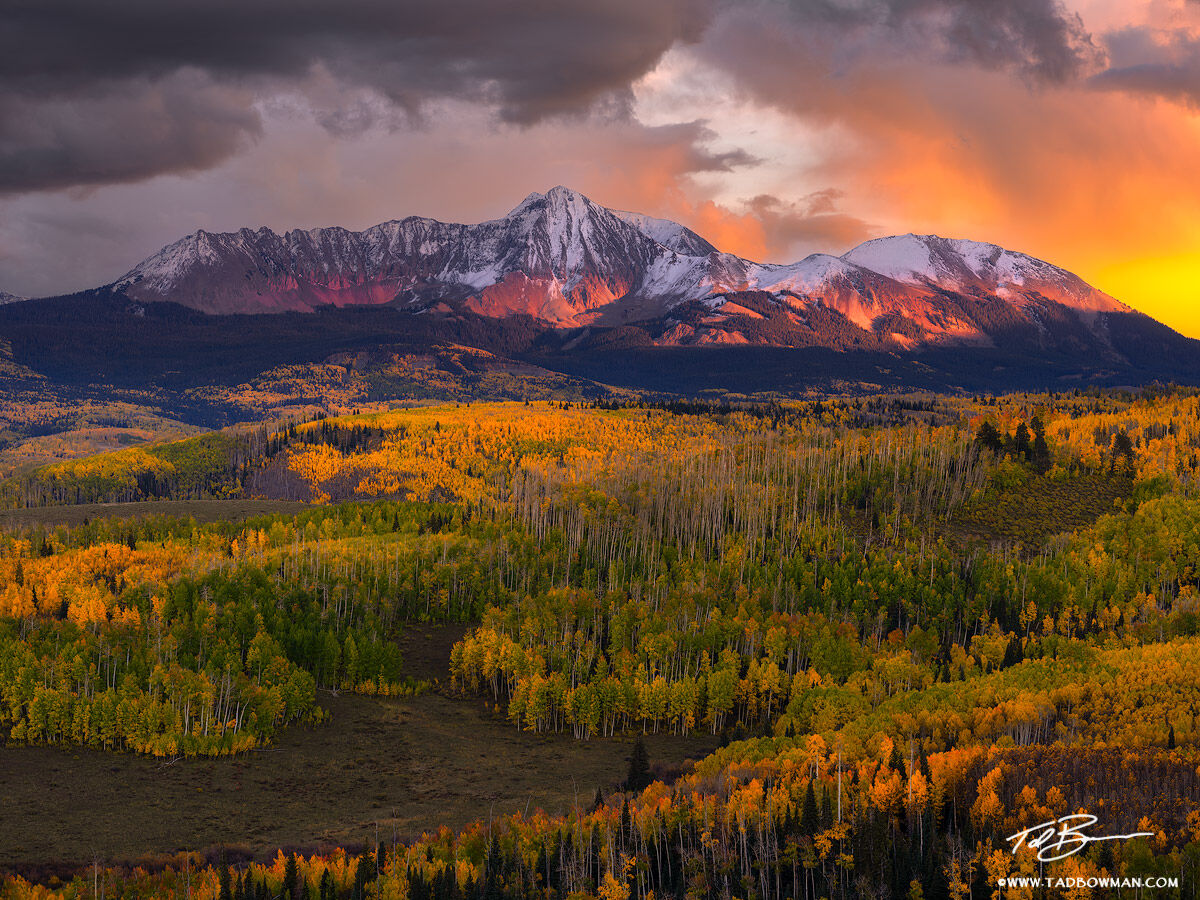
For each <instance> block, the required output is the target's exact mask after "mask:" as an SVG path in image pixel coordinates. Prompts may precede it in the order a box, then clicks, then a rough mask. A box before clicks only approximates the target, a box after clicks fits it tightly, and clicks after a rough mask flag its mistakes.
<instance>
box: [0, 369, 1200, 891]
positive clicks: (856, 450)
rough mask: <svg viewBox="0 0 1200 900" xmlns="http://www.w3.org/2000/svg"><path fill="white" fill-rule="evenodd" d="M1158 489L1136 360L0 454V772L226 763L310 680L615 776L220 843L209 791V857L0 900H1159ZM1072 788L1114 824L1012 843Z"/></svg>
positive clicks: (1172, 514)
mask: <svg viewBox="0 0 1200 900" xmlns="http://www.w3.org/2000/svg"><path fill="white" fill-rule="evenodd" d="M1198 478H1200V392H1198V391H1196V390H1194V389H1189V388H1180V387H1175V386H1153V387H1148V388H1144V389H1140V390H1136V391H1132V390H1120V389H1104V390H1102V389H1097V388H1089V389H1086V390H1075V391H1067V392H1059V393H1042V394H1022V393H1018V394H1008V395H1003V396H997V397H990V396H988V397H985V396H975V397H971V396H945V395H934V394H911V395H904V396H887V395H879V396H861V397H841V398H838V397H830V398H824V399H820V400H817V399H813V400H779V401H775V400H770V401H761V400H755V401H749V400H735V399H724V400H719V401H718V400H707V401H706V400H695V401H678V400H659V399H653V398H650V397H643V398H638V397H634V396H629V397H625V396H622V397H616V396H615V395H614V396H610V397H608V398H605V399H583V400H580V399H559V400H526V401H506V402H466V401H463V402H460V403H449V404H444V405H413V406H411V407H407V408H400V407H397V408H383V407H379V408H371V409H366V408H364V409H360V410H357V411H351V412H350V413H348V414H345V415H337V416H327V415H323V414H316V415H306V416H303V417H298V418H291V419H287V420H280V421H277V422H273V423H259V424H253V425H239V426H235V427H231V428H228V429H225V430H222V431H213V432H205V433H202V434H195V435H191V436H186V437H182V438H181V439H178V440H173V441H170V442H165V443H158V444H148V445H144V446H138V447H129V448H125V449H119V450H115V451H112V452H106V453H101V454H99V455H94V456H88V457H83V458H77V459H63V460H59V461H55V462H52V463H49V464H46V465H39V466H37V467H35V468H24V469H21V470H19V471H17V472H16V473H15V474H13V475H12V476H11V477H10V478H8V479H7V480H5V481H3V482H2V483H0V505H2V506H3V507H4V509H3V510H2V511H0V761H3V760H4V759H5V758H6V756H5V755H6V754H8V753H11V752H15V750H17V749H21V750H22V752H24V750H26V749H29V750H31V751H33V750H36V751H37V752H44V753H46V754H50V753H54V754H61V756H56V757H54V758H55V759H62V760H64V761H67V762H65V763H64V765H65V766H67V767H68V768H69V761H70V760H71V759H72V758H73V757H72V755H71V754H103V755H104V757H103V758H104V759H105V760H106V761H107V760H111V761H112V763H111V764H112V766H114V767H118V768H119V767H120V766H121V765H123V764H124V762H123V761H127V760H131V759H136V760H142V761H145V760H149V761H153V765H154V766H156V767H158V766H161V767H173V768H172V771H175V768H174V767H179V768H186V767H189V766H191V767H195V770H196V771H201V769H200V767H201V766H207V767H211V766H221V765H228V766H236V765H240V764H241V763H242V762H245V761H248V760H252V759H253V760H263V761H264V764H267V763H269V760H270V758H271V754H272V753H273V752H275V750H276V749H277V748H278V746H279V743H280V740H281V738H283V737H284V736H287V735H300V736H301V737H300V738H299V739H300V740H303V739H305V737H304V736H307V735H312V734H319V733H323V732H327V731H331V730H332V731H336V730H337V729H339V728H341V727H343V725H342V723H341V722H340V720H339V717H338V714H337V713H336V710H334V711H331V698H337V699H338V700H342V699H344V698H348V697H351V698H364V699H363V702H368V700H369V702H370V703H372V704H377V707H378V708H380V709H385V710H391V711H394V713H395V715H397V716H400V717H401V720H403V716H404V715H406V713H405V710H406V709H410V708H412V706H411V705H412V704H415V703H418V702H421V700H422V698H428V697H431V696H437V697H438V698H440V700H441V701H444V702H445V703H446V704H447V706H446V708H447V709H454V708H463V709H466V708H468V707H469V708H470V709H472V710H484V711H486V715H488V716H491V717H492V718H493V719H494V721H495V724H496V727H497V729H501V730H504V731H505V732H506V733H507V732H511V735H512V737H513V739H515V740H520V741H522V742H525V743H527V744H528V745H530V746H533V747H543V746H544V747H546V748H560V747H567V746H570V747H575V748H577V749H578V750H579V752H581V753H586V752H589V748H594V747H597V746H599V747H606V746H615V747H617V748H619V752H618V753H617V755H618V756H620V758H621V759H622V760H624V759H626V758H628V760H629V765H628V766H627V767H626V766H624V765H623V764H622V765H621V766H619V767H616V768H613V769H612V771H611V777H610V778H608V780H607V781H603V782H601V783H592V782H584V781H578V782H577V783H575V784H572V772H571V771H569V770H568V769H567V768H561V770H558V767H560V766H565V764H564V763H560V762H556V761H555V760H556V759H557V757H554V758H552V757H551V756H549V755H547V757H546V762H545V771H546V773H547V775H546V777H554V778H557V779H559V781H561V783H562V785H564V787H563V788H562V790H563V791H566V792H569V793H570V794H571V796H572V800H571V802H570V803H568V804H559V808H546V809H542V808H538V807H537V805H536V804H528V803H526V802H525V801H524V799H522V801H521V802H520V803H517V804H513V805H512V806H511V807H504V804H503V803H502V802H497V801H496V799H495V797H491V798H490V799H489V798H487V797H483V796H481V797H480V799H479V801H478V811H477V817H476V818H475V819H473V820H472V821H470V822H468V823H466V824H461V823H459V824H455V825H449V824H446V823H444V822H430V823H429V824H428V826H427V827H422V828H419V829H415V830H410V831H409V832H407V833H397V832H396V831H395V830H389V829H390V828H391V826H386V825H385V826H381V825H380V824H379V823H378V822H377V821H375V820H374V819H371V818H370V817H369V816H368V815H367V814H365V813H363V812H361V811H360V810H357V809H355V808H352V807H351V806H350V805H349V804H347V809H346V810H345V817H346V818H347V820H348V821H355V822H358V823H359V824H362V825H363V828H364V829H366V828H367V825H366V824H363V823H367V822H369V821H370V822H374V829H373V831H370V833H369V834H368V831H364V832H363V834H364V835H367V836H366V837H364V838H362V839H361V840H359V841H357V842H356V843H355V844H353V845H336V846H335V845H330V844H329V843H328V842H323V840H322V839H321V838H320V836H319V835H317V834H314V835H313V837H312V839H311V840H310V841H308V842H307V843H303V842H298V843H296V844H294V845H293V846H280V847H277V848H273V850H272V852H270V853H261V852H253V853H252V852H246V851H244V850H243V851H236V850H233V849H230V848H236V847H237V846H239V845H242V844H245V843H246V840H245V838H244V836H243V835H242V833H241V832H240V831H239V821H238V815H237V812H236V810H235V809H232V808H231V809H230V810H229V811H228V813H226V812H222V813H221V815H222V816H227V819H226V822H225V825H223V826H222V827H227V831H228V840H227V842H223V843H222V845H221V846H192V847H186V846H170V847H160V848H156V849H155V851H154V852H153V853H148V854H147V855H146V858H144V859H104V858H101V857H99V856H97V857H96V858H95V859H93V858H88V859H85V860H64V863H66V862H70V863H77V865H65V866H63V867H60V868H59V869H56V870H54V871H53V872H49V870H47V871H40V870H38V869H37V867H35V866H29V865H16V863H17V862H25V861H24V860H18V859H17V858H16V857H12V858H10V859H7V860H5V859H0V897H2V898H13V900H25V898H30V900H34V898H36V900H43V898H44V900H50V898H63V900H85V898H86V900H99V898H101V897H103V898H109V900H115V898H152V897H179V898H185V897H186V898H189V900H190V898H196V900H260V898H287V900H300V898H306V900H333V898H337V900H368V898H379V900H384V898H389V900H390V898H394V900H471V898H487V900H494V898H514V900H515V898H544V900H566V898H605V900H651V898H655V900H664V898H705V900H732V898H739V900H750V898H759V900H765V898H794V900H817V898H828V900H834V898H838V900H848V898H880V900H885V898H897V900H921V898H928V900H964V898H968V900H990V898H994V897H996V898H998V897H1023V898H1031V900H1033V898H1042V897H1058V896H1069V897H1072V898H1075V897H1078V898H1083V897H1090V896H1101V895H1106V896H1111V895H1113V894H1112V893H1105V891H1092V890H1090V889H1088V888H1086V887H1079V888H1075V889H1072V890H1071V891H1056V890H1047V889H1046V888H1032V887H1007V888H1003V889H1002V888H1000V887H998V882H999V879H1015V878H1018V877H1026V876H1038V875H1044V874H1053V875H1055V876H1064V877H1078V878H1081V879H1085V880H1086V879H1087V878H1090V877H1114V878H1131V879H1132V878H1151V877H1163V878H1167V879H1176V882H1175V886H1173V887H1169V888H1163V889H1161V890H1157V889H1156V890H1154V891H1149V890H1141V889H1135V888H1123V889H1122V890H1121V891H1120V893H1119V896H1121V897H1131V898H1132V897H1138V898H1140V897H1150V896H1153V897H1176V898H1195V897H1197V896H1200V489H1198V487H1200V482H1198ZM249 501H258V502H261V504H262V509H261V510H259V509H256V511H254V512H253V514H247V515H245V516H240V517H235V516H232V515H227V514H224V513H222V512H221V510H222V509H232V508H234V506H235V505H236V504H238V503H243V502H249ZM273 503H278V504H280V505H279V506H278V507H273V506H271V504H273ZM85 504H86V505H88V506H87V509H88V511H89V514H88V515H87V516H86V517H79V516H76V517H74V518H64V517H63V516H62V515H61V514H60V512H61V510H64V509H68V508H71V507H78V506H81V505H85ZM222 504H226V505H227V506H222ZM284 504H286V505H284ZM160 510H164V511H160ZM263 510H265V511H263ZM430 635H439V636H445V638H444V639H445V642H446V651H445V652H444V653H441V655H439V656H437V658H436V659H434V660H433V662H432V663H427V664H426V663H422V664H421V665H418V664H417V659H416V657H417V656H418V655H421V654H424V655H428V656H429V657H430V658H431V659H432V658H433V657H434V653H433V651H432V650H428V651H427V649H426V648H423V644H431V643H432V641H433V639H432V638H430V637H429V636H430ZM439 639H441V638H439ZM439 646H440V645H439ZM372 708H373V709H374V708H376V707H375V706H373V707H372ZM439 709H441V707H439ZM481 715H482V713H481ZM473 739H474V740H476V741H478V742H479V743H478V747H476V746H474V745H471V741H472V740H473ZM454 740H455V741H456V742H460V743H461V744H462V745H463V746H469V747H471V749H472V751H473V752H475V751H478V755H480V756H482V755H485V754H486V753H487V752H488V748H487V746H486V742H484V741H480V740H479V738H478V736H477V735H476V736H474V737H473V735H472V734H471V733H470V731H469V729H466V728H465V727H464V728H462V729H461V733H456V736H455V738H454ZM646 740H652V741H653V742H654V743H653V747H654V748H655V752H656V753H657V754H658V755H659V756H660V757H661V758H654V757H651V758H650V759H647V758H646V750H645V746H646V745H645V744H644V743H643V742H644V741H646ZM685 740H694V741H703V742H705V743H704V744H703V746H704V747H705V748H706V750H705V753H704V754H703V755H701V756H699V757H692V758H685V756H684V755H683V751H682V750H680V751H679V752H678V755H677V757H676V758H670V759H668V754H669V753H670V752H671V751H670V748H671V747H672V746H676V745H678V746H682V743H681V742H683V741H685ZM689 746H692V745H689ZM351 764H352V761H347V765H351ZM114 771H116V768H114ZM152 771H158V769H152ZM189 771H190V770H189ZM203 771H205V772H208V771H213V770H212V769H210V768H205V769H203ZM221 771H225V770H224V769H222V770H221ZM230 771H233V769H230ZM60 777H61V776H60ZM446 777H450V776H449V775H448V774H447V775H446ZM471 789H472V790H474V788H471ZM464 790H466V789H464ZM4 802H5V798H4V797H0V810H2V809H3V805H4ZM213 802H214V803H215V802H218V801H217V800H216V799H214V800H213ZM221 802H224V801H221ZM404 802H405V800H404V798H403V797H389V798H388V800H387V803H388V804H391V805H402V804H403V803H404ZM224 809H225V807H222V810H224ZM1083 813H1090V814H1092V815H1095V816H1096V817H1097V818H1098V823H1097V824H1096V826H1095V833H1096V834H1122V835H1124V834H1132V833H1142V836H1139V837H1137V838H1135V839H1130V840H1122V841H1096V842H1093V843H1091V844H1090V845H1088V846H1087V847H1086V848H1084V849H1083V851H1082V852H1079V853H1076V854H1074V855H1070V856H1069V857H1066V858H1063V859H1061V860H1058V861H1054V862H1039V860H1038V858H1037V853H1036V852H1035V851H1033V850H1032V849H1031V848H1028V847H1026V848H1022V849H1018V851H1017V852H1013V849H1012V844H1011V843H1010V841H1009V836H1010V835H1013V834H1014V833H1017V832H1020V831H1022V830H1023V829H1026V828H1030V827H1032V826H1035V825H1038V824H1039V823H1044V822H1048V821H1053V820H1056V819H1058V818H1059V817H1061V816H1067V815H1072V814H1083ZM0 815H3V813H0ZM130 815H131V816H136V810H131V812H130ZM368 830H369V829H368ZM225 843H227V844H228V846H225Z"/></svg>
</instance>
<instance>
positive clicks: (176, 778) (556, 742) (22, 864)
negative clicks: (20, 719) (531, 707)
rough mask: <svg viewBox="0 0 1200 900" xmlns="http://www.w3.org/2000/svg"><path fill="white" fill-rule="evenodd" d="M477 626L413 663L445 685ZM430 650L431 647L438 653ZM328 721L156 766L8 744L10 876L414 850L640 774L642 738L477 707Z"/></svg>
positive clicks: (668, 760) (689, 741)
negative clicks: (204, 856)
mask: <svg viewBox="0 0 1200 900" xmlns="http://www.w3.org/2000/svg"><path fill="white" fill-rule="evenodd" d="M462 630H463V629H462V628H454V627H452V628H450V629H424V630H418V631H416V633H415V634H414V635H413V639H412V640H411V641H410V644H411V645H412V649H411V650H409V651H408V652H409V654H410V656H409V658H410V659H411V662H412V666H413V667H414V668H415V670H416V672H415V674H417V675H419V676H420V677H430V676H433V675H434V674H435V668H436V666H437V665H438V662H437V657H439V656H441V651H445V653H446V656H443V657H441V663H440V666H441V673H442V677H443V680H444V677H445V673H446V662H447V659H448V653H449V646H450V643H451V642H452V641H453V639H454V638H455V637H456V636H458V635H459V634H461V632H462ZM418 645H420V646H423V647H424V648H426V650H425V652H424V653H421V652H420V651H419V649H418ZM320 703H321V705H322V706H323V707H325V708H326V709H327V710H329V712H330V713H331V714H332V716H333V719H332V722H330V723H329V724H328V725H325V726H320V727H315V728H305V727H294V728H290V729H288V730H286V731H285V732H283V733H282V734H281V735H279V737H278V739H277V740H276V741H275V743H274V744H273V745H272V746H271V747H270V748H269V749H265V750H261V751H256V752H252V753H249V754H243V755H241V756H237V757H232V758H230V757H225V758H219V759H204V758H184V759H177V760H175V761H171V760H161V759H154V758H151V757H146V756H140V755H134V754H130V753H121V754H114V753H104V752H101V751H95V750H85V749H79V748H62V747H37V746H25V745H9V746H4V747H0V807H2V808H3V810H4V813H3V815H2V816H0V869H11V870H15V871H17V872H25V873H27V874H31V875H35V874H39V873H46V874H48V873H50V872H55V871H56V870H57V873H58V874H60V877H65V876H66V875H67V873H69V872H74V871H76V870H78V869H81V868H83V867H86V866H90V865H91V863H92V860H93V858H96V857H98V858H99V859H101V860H105V861H125V862H135V861H139V860H145V861H153V859H154V858H155V857H158V856H160V855H162V856H165V855H170V854H174V853H176V852H178V851H183V850H192V851H205V850H209V849H213V848H216V847H218V846H226V847H229V848H230V849H231V855H233V856H238V855H241V856H252V857H254V858H268V859H269V858H271V857H273V856H274V854H275V852H276V851H277V849H278V848H280V847H289V848H297V849H299V848H304V849H310V848H317V847H332V846H341V847H354V846H359V845H364V844H368V843H371V842H373V841H374V840H375V835H376V831H375V829H376V826H377V825H378V833H379V839H380V840H381V841H384V842H386V841H389V840H390V839H391V838H392V837H393V836H395V837H396V838H397V839H400V840H405V841H411V840H412V839H414V838H417V837H419V836H420V835H421V833H422V832H423V831H436V830H437V829H438V828H439V827H440V826H442V825H446V826H449V827H451V828H455V829H457V828H461V827H463V826H465V825H467V824H469V823H470V822H473V821H477V820H478V819H479V818H480V817H481V816H482V817H483V818H485V819H486V818H488V816H489V815H491V814H494V815H495V817H496V818H500V817H503V816H508V815H511V814H513V813H517V812H522V811H524V810H526V809H528V810H529V811H530V812H532V811H534V810H535V809H538V808H539V807H540V808H542V809H544V810H545V811H546V812H547V813H549V814H551V815H555V814H563V813H567V812H569V811H570V810H571V809H572V807H573V806H574V805H575V804H576V802H578V804H579V805H580V806H581V807H583V808H584V809H586V808H588V807H589V806H590V805H591V803H592V801H593V799H594V796H595V792H596V789H597V787H599V788H600V789H601V790H602V791H603V792H604V793H605V794H606V795H607V794H608V793H609V792H610V791H611V790H612V789H613V788H614V787H615V786H616V784H617V783H618V782H620V781H621V780H622V779H624V777H625V774H626V772H627V769H628V761H627V760H628V757H629V753H630V750H631V748H632V743H633V739H632V737H626V738H623V739H611V740H591V741H576V740H573V739H572V738H571V736H570V734H569V733H566V734H532V733H528V732H521V731H518V730H516V729H515V728H514V727H513V726H512V725H510V724H509V723H508V722H506V721H505V719H504V718H503V716H502V715H500V714H499V713H495V712H493V711H491V710H489V709H488V708H487V706H486V705H485V704H484V703H483V702H481V701H479V700H475V699H470V700H460V699H453V698H450V697H447V696H444V695H441V694H438V693H425V694H421V695H419V696H417V697H413V698H408V699H405V700H383V699H378V698H373V697H362V696H354V695H349V694H342V695H340V696H331V695H329V694H322V695H321V697H320ZM716 743H717V742H716V739H715V738H713V737H712V736H711V735H708V734H707V733H705V732H703V731H702V732H699V733H693V735H692V736H689V737H687V738H680V737H672V736H670V735H648V736H647V737H646V746H647V749H648V751H649V756H650V759H651V761H652V762H653V763H658V764H662V765H666V766H671V765H677V764H679V763H681V762H683V761H684V760H685V759H687V758H695V759H698V758H701V757H703V756H705V755H707V754H708V753H709V752H711V751H712V750H713V749H714V748H715V746H716Z"/></svg>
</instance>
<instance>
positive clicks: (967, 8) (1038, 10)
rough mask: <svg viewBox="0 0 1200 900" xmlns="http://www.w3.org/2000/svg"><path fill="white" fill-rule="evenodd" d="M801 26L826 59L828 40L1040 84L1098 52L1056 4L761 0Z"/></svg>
mask: <svg viewBox="0 0 1200 900" xmlns="http://www.w3.org/2000/svg"><path fill="white" fill-rule="evenodd" d="M772 6H774V7H779V6H782V7H783V8H784V9H786V10H787V11H788V12H789V13H790V14H791V15H792V16H794V17H795V18H796V19H797V20H798V21H799V22H801V23H803V24H805V25H808V26H811V27H815V29H816V30H815V31H814V32H810V36H811V37H816V38H818V43H820V44H824V47H825V49H826V50H827V51H828V52H830V53H831V54H832V55H835V56H836V55H837V53H838V52H839V50H842V49H844V48H843V47H839V45H838V44H837V42H836V40H835V42H834V43H833V44H828V43H825V42H826V41H827V40H828V39H829V38H830V37H834V38H835V39H836V38H837V37H841V38H846V37H849V38H851V39H854V38H858V39H860V40H861V41H862V43H861V44H859V45H858V46H859V48H860V49H861V48H867V49H868V52H869V53H872V54H875V53H879V52H881V51H883V52H886V53H889V54H894V55H901V56H913V57H925V58H929V57H932V58H935V59H937V60H940V61H945V62H952V63H964V64H971V65H978V66H981V67H983V68H985V69H996V70H1000V69H1009V70H1013V71H1016V72H1018V73H1020V74H1021V75H1023V76H1026V77H1028V78H1030V79H1032V80H1035V81H1039V82H1063V81H1068V80H1071V79H1073V78H1076V77H1078V76H1080V75H1082V74H1086V73H1087V72H1088V71H1089V69H1091V68H1092V67H1093V66H1094V65H1095V64H1096V62H1097V60H1098V59H1099V57H1100V52H1099V49H1098V48H1097V47H1096V45H1095V43H1094V42H1093V40H1092V37H1091V35H1090V34H1089V33H1088V31H1087V29H1086V28H1085V27H1084V24H1083V21H1082V19H1081V18H1080V17H1079V15H1078V14H1076V13H1073V12H1071V11H1070V10H1068V9H1067V8H1066V7H1065V6H1064V5H1063V4H1062V3H1061V2H1059V0H779V2H774V0H766V2H765V4H764V5H763V6H762V7H760V8H770V7H772Z"/></svg>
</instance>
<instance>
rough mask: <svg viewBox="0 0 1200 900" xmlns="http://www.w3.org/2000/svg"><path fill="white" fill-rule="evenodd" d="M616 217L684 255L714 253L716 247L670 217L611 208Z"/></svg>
mask: <svg viewBox="0 0 1200 900" xmlns="http://www.w3.org/2000/svg"><path fill="white" fill-rule="evenodd" d="M612 214H613V215H614V216H616V217H617V218H618V219H621V220H623V221H625V222H628V223H629V224H630V225H632V226H633V227H634V228H636V229H637V230H638V231H640V232H641V233H642V234H644V235H646V236H647V237H648V238H650V239H651V240H653V241H656V242H657V243H659V244H662V246H664V247H666V248H667V249H668V250H674V251H675V252H676V253H681V254H683V255H684V256H708V254H710V253H716V252H718V251H717V248H716V247H714V246H713V245H712V244H710V243H709V242H708V241H706V240H705V239H704V238H702V237H700V235H698V234H696V232H694V231H692V230H691V229H690V228H685V227H684V226H683V225H680V224H679V223H678V222H672V221H671V220H670V219H656V218H654V217H653V216H647V215H643V214H642V213H635V212H627V211H625V210H622V209H614V210H612Z"/></svg>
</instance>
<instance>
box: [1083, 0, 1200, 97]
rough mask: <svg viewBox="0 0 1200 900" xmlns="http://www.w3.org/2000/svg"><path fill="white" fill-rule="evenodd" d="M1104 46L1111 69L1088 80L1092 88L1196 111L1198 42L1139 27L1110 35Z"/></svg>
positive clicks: (1199, 80)
mask: <svg viewBox="0 0 1200 900" xmlns="http://www.w3.org/2000/svg"><path fill="white" fill-rule="evenodd" d="M1192 2H1196V0H1192ZM1107 43H1108V47H1109V55H1110V57H1111V59H1112V65H1111V66H1110V67H1109V68H1108V69H1106V70H1105V71H1103V72H1101V73H1099V74H1098V75H1096V76H1095V77H1093V78H1092V79H1091V81H1090V84H1091V85H1092V87H1095V88H1097V89H1099V90H1109V91H1125V92H1127V93H1132V94H1144V95H1147V96H1154V97H1162V98H1164V99H1167V100H1171V101H1173V102H1177V103H1183V104H1184V105H1186V106H1190V107H1192V108H1193V109H1196V108H1200V40H1197V39H1196V38H1194V37H1192V36H1190V35H1189V34H1187V33H1185V32H1170V33H1162V32H1158V31H1155V30H1151V29H1149V28H1140V27H1139V28H1125V29H1122V30H1120V31H1116V32H1113V33H1112V34H1110V35H1108V36H1107Z"/></svg>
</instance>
